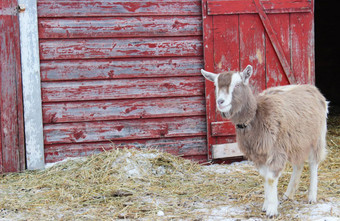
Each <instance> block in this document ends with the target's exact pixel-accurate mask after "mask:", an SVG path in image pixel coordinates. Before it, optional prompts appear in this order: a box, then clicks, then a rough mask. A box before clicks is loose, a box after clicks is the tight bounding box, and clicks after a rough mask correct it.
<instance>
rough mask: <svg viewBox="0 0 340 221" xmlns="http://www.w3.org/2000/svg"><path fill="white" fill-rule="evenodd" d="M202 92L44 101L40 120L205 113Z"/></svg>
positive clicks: (100, 118)
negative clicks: (170, 95) (176, 96)
mask: <svg viewBox="0 0 340 221" xmlns="http://www.w3.org/2000/svg"><path fill="white" fill-rule="evenodd" d="M204 103H205V100H204V98H203V97H202V96H197V97H193V96H190V97H179V98H150V99H133V100H108V101H104V100H96V101H86V102H81V101H73V102H58V103H45V104H44V108H43V118H44V123H61V122H81V121H96V120H99V121H101V120H123V119H140V118H159V117H175V116H178V117H181V116H197V115H202V116H203V115H205V108H204Z"/></svg>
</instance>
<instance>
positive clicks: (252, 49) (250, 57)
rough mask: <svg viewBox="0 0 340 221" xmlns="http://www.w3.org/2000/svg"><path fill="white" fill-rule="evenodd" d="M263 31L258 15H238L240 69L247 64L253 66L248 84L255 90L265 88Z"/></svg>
mask: <svg viewBox="0 0 340 221" xmlns="http://www.w3.org/2000/svg"><path fill="white" fill-rule="evenodd" d="M265 60H266V59H265V32H264V28H263V25H262V22H261V20H260V17H259V16H258V15H256V14H255V15H254V14H245V15H240V70H241V71H242V70H243V69H244V68H245V67H246V66H247V65H248V64H250V65H252V66H253V68H254V73H253V76H252V78H251V79H250V84H251V85H252V87H253V89H254V90H255V91H256V92H261V91H262V90H264V89H265V88H266V82H265V79H266V75H265Z"/></svg>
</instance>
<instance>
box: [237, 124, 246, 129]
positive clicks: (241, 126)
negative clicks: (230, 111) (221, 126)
mask: <svg viewBox="0 0 340 221" xmlns="http://www.w3.org/2000/svg"><path fill="white" fill-rule="evenodd" d="M247 126H248V125H247V124H236V129H245V128H247Z"/></svg>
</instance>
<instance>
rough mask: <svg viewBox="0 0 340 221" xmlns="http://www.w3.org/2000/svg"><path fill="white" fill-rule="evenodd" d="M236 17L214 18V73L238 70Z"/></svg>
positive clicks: (223, 16) (222, 16)
mask: <svg viewBox="0 0 340 221" xmlns="http://www.w3.org/2000/svg"><path fill="white" fill-rule="evenodd" d="M238 17H239V16H238V15H221V16H218V15H217V16H214V17H213V20H214V26H213V30H214V69H215V70H214V71H215V72H216V73H220V72H222V71H237V70H238V69H239V59H240V57H239V53H238V51H239V32H238Z"/></svg>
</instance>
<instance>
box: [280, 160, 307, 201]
mask: <svg viewBox="0 0 340 221" xmlns="http://www.w3.org/2000/svg"><path fill="white" fill-rule="evenodd" d="M302 169H303V164H301V165H293V173H292V176H291V177H290V181H289V184H288V187H287V191H286V192H285V194H284V195H283V199H293V198H294V194H295V191H296V189H297V187H298V186H299V183H300V177H301V173H302Z"/></svg>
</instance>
